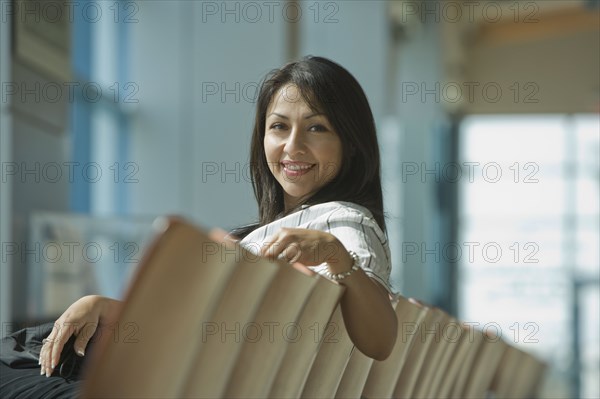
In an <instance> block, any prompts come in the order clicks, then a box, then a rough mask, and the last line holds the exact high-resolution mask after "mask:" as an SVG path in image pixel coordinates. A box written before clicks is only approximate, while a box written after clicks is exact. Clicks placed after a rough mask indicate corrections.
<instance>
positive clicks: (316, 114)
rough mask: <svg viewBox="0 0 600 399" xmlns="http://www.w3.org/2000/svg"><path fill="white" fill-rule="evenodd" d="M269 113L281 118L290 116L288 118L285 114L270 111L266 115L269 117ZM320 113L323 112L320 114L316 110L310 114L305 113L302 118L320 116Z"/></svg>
mask: <svg viewBox="0 0 600 399" xmlns="http://www.w3.org/2000/svg"><path fill="white" fill-rule="evenodd" d="M271 115H275V116H278V117H280V118H283V119H290V118H288V117H287V116H285V115H282V114H278V113H277V112H271V113H270V114H269V115H267V117H269V116H271ZM322 115H323V114H321V113H318V112H317V113H314V114H310V115H307V116H305V117H304V119H310V118H314V117H315V116H322Z"/></svg>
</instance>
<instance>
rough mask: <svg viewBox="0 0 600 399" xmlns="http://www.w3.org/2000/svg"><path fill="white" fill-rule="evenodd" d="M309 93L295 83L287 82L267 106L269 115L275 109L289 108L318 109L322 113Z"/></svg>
mask: <svg viewBox="0 0 600 399" xmlns="http://www.w3.org/2000/svg"><path fill="white" fill-rule="evenodd" d="M307 94H308V95H309V96H310V94H309V93H304V92H302V90H300V88H299V87H298V86H296V85H294V84H286V85H284V86H282V87H281V88H280V89H279V90H277V92H276V93H275V94H274V95H273V98H272V99H271V102H270V103H269V106H268V107H267V115H269V114H270V113H271V112H273V110H275V109H280V108H281V109H287V110H297V109H302V110H308V111H313V112H315V111H317V112H319V113H320V110H319V109H318V108H317V107H315V106H314V104H311V102H312V101H311V99H310V98H308V101H307V98H306V97H307Z"/></svg>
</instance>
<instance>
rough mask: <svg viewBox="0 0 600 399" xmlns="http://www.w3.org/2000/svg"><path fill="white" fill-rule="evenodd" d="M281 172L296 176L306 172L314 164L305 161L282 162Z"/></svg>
mask: <svg viewBox="0 0 600 399" xmlns="http://www.w3.org/2000/svg"><path fill="white" fill-rule="evenodd" d="M281 166H283V173H285V174H286V176H288V177H298V176H302V175H304V174H306V173H308V172H309V171H310V170H311V169H312V168H313V167H314V166H315V164H310V163H305V162H282V163H281Z"/></svg>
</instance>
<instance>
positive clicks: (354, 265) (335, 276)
mask: <svg viewBox="0 0 600 399" xmlns="http://www.w3.org/2000/svg"><path fill="white" fill-rule="evenodd" d="M342 264H343V265H344V266H342ZM333 265H334V266H333V267H332V264H331V263H329V262H328V263H327V266H328V267H329V273H327V277H328V278H330V279H331V280H334V281H338V282H339V281H341V280H343V279H345V278H347V277H349V276H350V275H351V274H352V273H354V272H355V271H356V270H358V269H359V268H360V267H359V265H358V255H357V254H356V252H354V251H348V252H346V256H345V260H344V261H342V262H337V263H335V264H333Z"/></svg>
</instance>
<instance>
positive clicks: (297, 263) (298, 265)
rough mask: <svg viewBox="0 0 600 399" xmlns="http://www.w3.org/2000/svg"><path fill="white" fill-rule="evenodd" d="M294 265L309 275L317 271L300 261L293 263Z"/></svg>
mask: <svg viewBox="0 0 600 399" xmlns="http://www.w3.org/2000/svg"><path fill="white" fill-rule="evenodd" d="M292 267H293V268H294V269H296V270H298V271H300V272H302V273H304V274H306V275H307V276H314V275H315V274H317V273H315V272H313V271H312V270H310V269H309V268H308V267H306V266H304V265H303V264H302V263H300V262H294V263H292Z"/></svg>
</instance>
